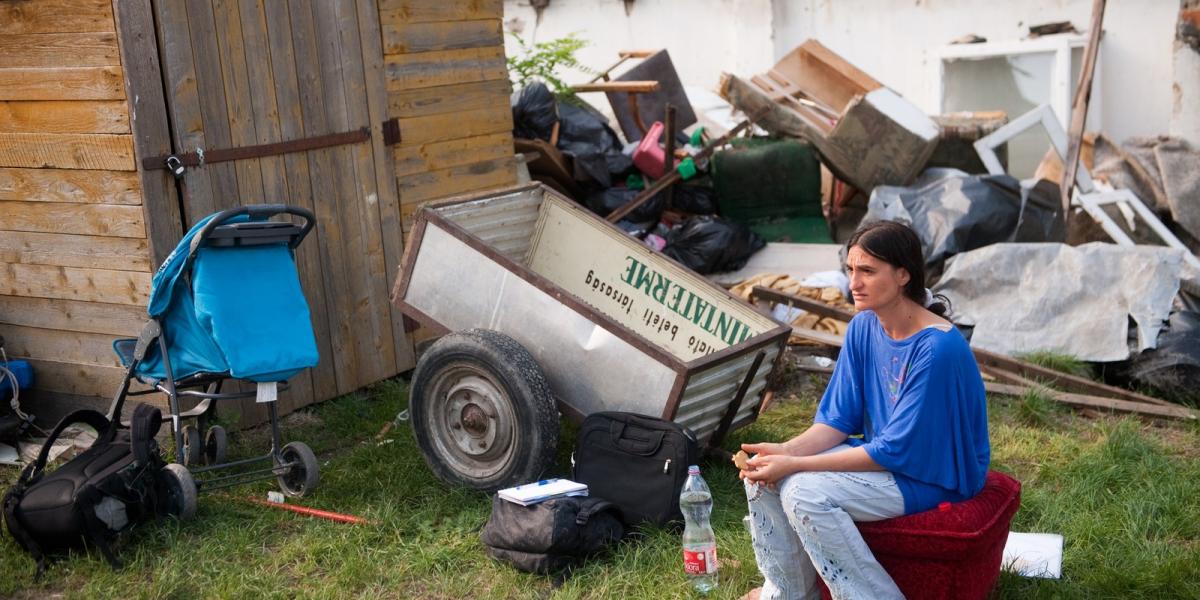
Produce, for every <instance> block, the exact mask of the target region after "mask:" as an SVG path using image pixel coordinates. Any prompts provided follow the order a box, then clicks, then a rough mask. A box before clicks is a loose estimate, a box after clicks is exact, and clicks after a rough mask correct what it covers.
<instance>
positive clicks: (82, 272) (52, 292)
mask: <svg viewBox="0 0 1200 600" xmlns="http://www.w3.org/2000/svg"><path fill="white" fill-rule="evenodd" d="M150 277H151V275H150V273H139V272H136V271H106V270H100V269H78V268H75V267H51V266H45V265H22V264H12V263H0V295H5V296H27V297H32V298H60V299H63V300H84V301H88V302H107V303H110V304H133V305H135V306H145V305H146V302H147V301H148V300H149V299H150Z"/></svg>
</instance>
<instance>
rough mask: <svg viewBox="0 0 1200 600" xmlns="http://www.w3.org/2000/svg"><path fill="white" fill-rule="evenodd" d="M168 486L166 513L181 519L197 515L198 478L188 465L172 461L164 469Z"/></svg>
mask: <svg viewBox="0 0 1200 600" xmlns="http://www.w3.org/2000/svg"><path fill="white" fill-rule="evenodd" d="M162 475H163V480H164V482H163V483H164V484H165V486H166V491H167V493H166V506H165V509H166V513H167V514H168V515H171V516H173V517H175V518H177V519H179V520H180V521H187V520H188V519H191V518H192V517H194V516H196V491H197V490H196V480H194V479H192V474H191V473H190V472H188V470H187V467H185V466H183V465H181V464H179V463H171V464H169V465H167V466H165V467H163V469H162Z"/></svg>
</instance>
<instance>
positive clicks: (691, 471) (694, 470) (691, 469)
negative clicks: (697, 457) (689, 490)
mask: <svg viewBox="0 0 1200 600" xmlns="http://www.w3.org/2000/svg"><path fill="white" fill-rule="evenodd" d="M699 474H700V467H699V466H697V465H689V466H688V475H699Z"/></svg>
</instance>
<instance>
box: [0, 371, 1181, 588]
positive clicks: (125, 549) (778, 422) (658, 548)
mask: <svg viewBox="0 0 1200 600" xmlns="http://www.w3.org/2000/svg"><path fill="white" fill-rule="evenodd" d="M405 391H406V390H405V388H404V386H403V384H400V383H385V384H382V385H379V386H375V387H374V388H370V389H367V390H363V391H362V392H360V393H358V394H353V395H351V396H347V397H344V398H342V399H339V400H336V401H332V402H327V403H325V404H323V405H321V406H319V407H317V408H316V409H314V410H312V411H309V412H305V413H301V414H300V415H298V416H293V417H290V418H289V419H288V421H287V424H286V428H285V436H286V437H287V438H289V439H299V440H304V441H306V442H308V443H309V444H310V445H312V447H313V448H314V450H316V451H317V453H318V455H319V456H320V458H321V461H322V483H321V486H320V487H319V489H318V490H317V491H316V493H315V494H314V495H313V496H312V497H311V498H307V499H304V500H303V501H300V502H298V503H302V504H304V505H306V506H312V507H315V508H321V509H325V510H333V511H338V512H344V513H349V514H354V515H358V516H361V517H364V518H366V519H369V520H371V521H372V522H373V523H374V524H373V525H370V526H355V525H345V524H339V523H332V522H327V521H323V520H317V519H310V518H306V517H302V516H298V515H293V514H291V513H288V512H284V511H281V510H274V509H271V508H266V507H261V506H257V505H254V504H250V503H248V502H244V501H243V500H242V498H244V497H248V496H254V497H260V498H261V497H263V496H264V495H265V493H266V491H267V490H269V489H274V487H273V485H271V484H269V483H261V484H257V485H253V486H248V487H243V488H239V489H236V490H233V491H229V492H227V493H225V494H223V495H220V496H216V495H207V496H201V499H200V511H199V513H198V515H197V517H196V518H195V519H194V520H192V521H189V522H187V523H178V522H175V521H171V520H167V521H160V522H156V523H152V524H148V525H145V526H142V527H140V528H138V529H137V530H135V531H134V532H133V533H132V534H131V535H129V536H128V537H126V538H125V539H124V541H123V543H122V544H121V546H120V547H119V550H118V552H119V554H120V556H121V557H122V558H123V559H124V560H125V561H126V563H127V566H126V568H125V569H124V570H122V571H119V572H113V571H111V570H110V569H109V568H108V566H107V564H106V563H105V562H104V561H103V559H101V558H100V556H99V555H98V554H96V553H92V554H86V553H79V554H76V555H74V556H72V557H71V558H70V559H68V560H60V561H57V562H54V563H52V564H51V566H50V568H49V570H48V572H47V575H46V577H44V578H43V579H42V580H41V581H38V582H35V581H33V578H32V575H33V562H32V561H31V560H30V559H29V558H28V557H27V556H26V555H25V554H23V553H22V552H20V551H19V550H18V549H17V547H16V546H15V545H14V544H13V542H12V540H11V538H9V537H7V536H2V537H0V597H10V596H15V597H18V598H25V597H30V598H32V597H42V596H46V595H50V594H62V595H64V596H65V597H67V598H75V597H79V598H108V597H129V598H243V597H254V598H292V597H311V598H347V597H349V598H353V597H370V598H375V597H391V598H555V599H559V598H648V599H658V598H693V597H698V595H697V594H695V593H694V592H693V591H692V590H691V588H690V587H689V586H688V583H687V581H686V579H685V577H684V575H683V573H682V568H681V565H680V561H681V559H680V549H679V539H678V536H677V534H675V533H671V532H667V531H649V530H648V531H643V532H641V534H640V535H639V536H637V537H636V539H634V540H630V541H627V542H624V543H622V544H621V545H620V547H618V548H617V549H616V550H615V551H614V552H613V553H611V555H609V556H607V557H605V558H602V559H597V560H593V561H591V562H590V563H588V564H587V565H585V566H584V567H582V568H580V569H578V570H577V571H575V572H574V574H573V575H572V576H571V577H569V578H565V580H562V579H556V578H549V577H537V576H531V575H525V574H522V573H519V572H516V571H515V570H513V569H511V568H508V567H506V566H504V565H501V564H499V563H496V562H494V561H492V560H490V559H489V558H488V557H487V556H486V554H484V551H483V549H482V547H481V546H480V544H479V541H478V533H479V529H480V527H481V526H482V525H483V523H484V521H485V520H486V519H487V516H488V512H489V506H490V503H489V500H488V498H487V496H485V495H484V494H480V493H475V492H469V491H465V490H461V489H451V488H447V487H444V486H443V485H441V484H440V483H439V482H438V481H437V480H436V479H434V478H433V476H432V475H431V474H430V472H429V470H428V468H427V467H426V466H425V464H424V462H423V460H422V459H421V457H420V454H419V453H418V451H417V449H416V445H415V443H414V441H413V437H412V433H411V430H410V428H409V426H408V424H407V423H399V424H398V426H397V427H395V428H393V429H392V430H391V431H390V432H389V433H388V434H387V435H386V436H385V437H384V438H383V439H382V440H376V438H375V434H376V432H378V431H379V429H380V427H381V426H382V425H383V424H384V423H386V422H387V421H389V420H391V419H392V418H393V417H394V416H395V415H396V414H397V412H399V411H400V410H401V409H403V408H404V407H405V404H406V399H405ZM1044 401H1045V399H1044V398H1042V399H1040V400H1039V399H1036V398H1035V397H1034V396H1029V397H1026V398H1021V399H1014V400H1008V401H1003V402H1001V401H998V400H997V401H995V402H994V403H993V404H992V407H991V409H992V410H991V415H990V423H991V439H992V443H993V468H995V469H998V470H1001V471H1005V472H1009V473H1012V474H1014V475H1015V476H1016V477H1017V478H1018V479H1020V480H1021V481H1022V483H1023V486H1024V487H1023V491H1022V507H1021V510H1020V511H1019V512H1018V513H1017V516H1016V519H1015V521H1014V523H1013V529H1014V530H1016V531H1033V532H1053V533H1060V534H1062V535H1063V536H1064V537H1065V539H1066V543H1065V555H1064V565H1063V572H1064V577H1063V579H1061V580H1054V581H1051V580H1040V579H1025V578H1019V577H1015V576H1009V575H1004V576H1002V578H1001V581H1000V584H999V587H998V591H997V594H996V596H997V597H999V598H1004V599H1008V598H1014V599H1015V598H1022V599H1023V598H1114V599H1115V598H1139V597H1148V598H1195V597H1200V502H1198V501H1197V498H1200V461H1197V460H1196V458H1197V457H1198V456H1200V427H1196V426H1179V425H1172V426H1169V427H1152V426H1149V425H1146V424H1145V423H1143V422H1140V421H1137V420H1131V419H1124V420H1122V419H1117V418H1104V419H1099V420H1094V419H1085V418H1082V417H1078V416H1076V415H1074V414H1073V413H1071V412H1065V411H1061V410H1060V409H1057V408H1056V407H1054V406H1049V405H1043V404H1042V402H1044ZM813 410H814V399H813V398H811V397H800V398H799V399H798V400H795V401H790V402H784V403H781V404H777V405H776V406H775V407H774V408H773V409H772V410H771V411H770V412H769V413H768V414H767V415H764V416H763V418H761V419H760V420H759V421H758V422H757V423H756V424H754V425H753V426H752V427H749V428H746V429H743V430H741V431H738V432H735V433H734V434H732V436H731V439H730V440H729V442H728V444H727V447H730V448H732V447H734V446H735V444H736V443H737V442H740V441H748V440H760V439H781V438H784V437H787V436H789V435H792V434H794V433H795V432H797V431H798V430H799V428H801V427H803V426H804V425H805V424H806V423H808V422H809V421H810V419H811V417H812V413H813ZM573 435H574V434H573V428H570V427H567V428H566V429H565V432H564V438H565V439H564V445H563V447H562V452H561V453H560V457H561V463H560V469H561V472H563V473H566V472H567V464H568V462H567V461H568V458H567V457H568V456H569V454H570V451H569V444H570V443H571V442H572V441H573ZM260 442H261V433H251V434H248V435H243V436H241V437H240V438H239V439H237V440H235V447H234V449H235V450H236V451H239V452H242V453H246V452H249V446H253V447H254V450H256V451H261V449H262V448H263V447H264V446H262V445H261V443H260ZM703 466H704V468H705V471H704V472H705V478H706V479H707V480H708V481H709V484H710V485H711V486H712V487H713V491H714V497H715V503H716V509H715V512H714V516H713V524H714V528H715V530H716V533H717V538H718V544H719V546H720V556H721V560H722V570H721V585H720V588H718V590H716V592H714V593H713V594H711V595H710V596H711V597H714V598H737V597H738V596H740V595H741V594H742V593H744V592H746V591H747V590H749V589H750V588H752V587H755V586H757V585H759V584H760V583H761V579H760V576H759V574H758V572H757V568H756V567H755V564H754V558H753V554H752V552H751V549H750V540H749V535H748V534H747V532H746V530H745V529H744V528H743V526H742V522H741V518H742V516H743V515H744V514H745V501H744V499H742V497H741V492H740V488H739V485H738V482H737V480H736V476H735V472H734V470H733V469H732V468H731V467H728V466H726V465H725V464H723V463H707V464H704V465H703ZM13 477H15V474H14V473H11V469H10V470H5V471H0V478H2V479H4V483H7V481H11V479H12V478H13Z"/></svg>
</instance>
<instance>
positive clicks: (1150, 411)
mask: <svg viewBox="0 0 1200 600" xmlns="http://www.w3.org/2000/svg"><path fill="white" fill-rule="evenodd" d="M983 387H984V389H985V390H987V391H988V392H990V393H993V394H1001V395H1004V396H1022V395H1024V394H1026V393H1029V392H1030V391H1037V392H1038V393H1040V394H1043V395H1045V396H1046V397H1047V398H1050V399H1051V400H1056V401H1058V402H1062V403H1064V404H1072V405H1075V406H1084V407H1087V408H1099V409H1104V410H1109V411H1115V412H1124V413H1133V414H1138V415H1146V416H1152V417H1165V418H1170V419H1184V420H1189V421H1194V420H1196V419H1197V414H1196V412H1195V411H1193V410H1189V409H1187V408H1184V407H1182V406H1178V405H1175V406H1158V405H1154V404H1145V403H1143V402H1129V401H1127V400H1116V399H1113V398H1101V397H1098V396H1088V395H1085V394H1072V393H1069V392H1060V391H1057V390H1052V389H1049V388H1044V387H1043V388H1040V389H1039V388H1038V387H1029V386H1022V385H1012V384H1006V383H996V382H990V381H989V382H984V384H983Z"/></svg>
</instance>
